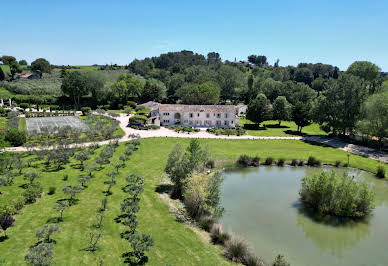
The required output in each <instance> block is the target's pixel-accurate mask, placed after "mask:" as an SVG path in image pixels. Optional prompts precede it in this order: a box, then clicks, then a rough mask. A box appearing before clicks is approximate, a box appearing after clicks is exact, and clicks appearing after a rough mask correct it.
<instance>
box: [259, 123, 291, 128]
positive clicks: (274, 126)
mask: <svg viewBox="0 0 388 266" xmlns="http://www.w3.org/2000/svg"><path fill="white" fill-rule="evenodd" d="M264 126H265V127H267V128H290V127H289V126H282V125H280V126H279V124H269V125H264Z"/></svg>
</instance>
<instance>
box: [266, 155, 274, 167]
mask: <svg viewBox="0 0 388 266" xmlns="http://www.w3.org/2000/svg"><path fill="white" fill-rule="evenodd" d="M272 163H273V158H272V157H268V158H267V159H265V162H264V164H265V165H272Z"/></svg>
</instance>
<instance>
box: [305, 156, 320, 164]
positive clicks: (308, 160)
mask: <svg viewBox="0 0 388 266" xmlns="http://www.w3.org/2000/svg"><path fill="white" fill-rule="evenodd" d="M307 165H308V166H321V161H320V160H317V159H315V157H314V156H309V158H308V159H307Z"/></svg>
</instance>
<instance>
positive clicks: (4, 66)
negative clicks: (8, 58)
mask: <svg viewBox="0 0 388 266" xmlns="http://www.w3.org/2000/svg"><path fill="white" fill-rule="evenodd" d="M0 68H1V69H2V70H3V72H4V73H6V72H9V71H10V69H9V66H8V65H0Z"/></svg>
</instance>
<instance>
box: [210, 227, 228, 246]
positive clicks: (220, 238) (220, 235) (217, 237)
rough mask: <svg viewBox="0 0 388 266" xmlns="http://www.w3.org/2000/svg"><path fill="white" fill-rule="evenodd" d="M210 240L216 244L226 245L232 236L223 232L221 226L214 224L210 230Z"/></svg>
mask: <svg viewBox="0 0 388 266" xmlns="http://www.w3.org/2000/svg"><path fill="white" fill-rule="evenodd" d="M210 238H211V240H212V242H213V243H214V244H220V245H224V244H225V242H226V241H228V240H229V239H230V235H229V234H228V233H226V232H223V231H222V226H221V225H220V224H213V226H212V228H211V230H210Z"/></svg>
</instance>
